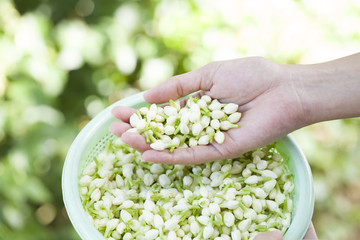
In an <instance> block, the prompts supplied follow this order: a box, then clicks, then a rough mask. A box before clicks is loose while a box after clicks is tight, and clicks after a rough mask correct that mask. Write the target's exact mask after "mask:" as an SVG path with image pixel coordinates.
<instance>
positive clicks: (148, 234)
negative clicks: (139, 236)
mask: <svg viewBox="0 0 360 240" xmlns="http://www.w3.org/2000/svg"><path fill="white" fill-rule="evenodd" d="M158 235H159V230H157V229H150V230H149V231H147V232H146V233H145V239H146V240H153V239H156V238H157V236H158Z"/></svg>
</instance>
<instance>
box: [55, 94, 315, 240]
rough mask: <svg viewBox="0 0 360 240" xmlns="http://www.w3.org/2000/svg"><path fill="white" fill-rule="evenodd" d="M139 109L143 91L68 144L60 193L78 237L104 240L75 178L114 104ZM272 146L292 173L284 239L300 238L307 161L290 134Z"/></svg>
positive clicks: (307, 214) (106, 135)
mask: <svg viewBox="0 0 360 240" xmlns="http://www.w3.org/2000/svg"><path fill="white" fill-rule="evenodd" d="M120 105H121V106H128V107H133V108H140V107H143V106H146V105H148V103H147V102H146V101H145V100H144V98H143V93H138V94H135V95H133V96H130V97H127V98H125V99H122V100H120V101H118V102H116V103H114V104H112V105H111V106H109V107H108V108H106V109H105V110H103V111H102V112H101V113H99V114H98V115H97V116H96V117H95V118H94V119H92V120H91V121H90V122H89V123H88V124H87V125H86V126H85V127H84V128H83V129H82V130H81V132H80V133H79V134H78V136H77V137H76V138H75V140H74V142H73V143H72V145H71V147H70V149H69V152H68V154H67V156H66V160H65V163H64V167H63V175H62V192H63V199H64V203H65V208H66V211H67V213H68V216H69V218H70V221H71V223H72V224H73V226H74V228H75V230H76V231H77V233H78V234H79V236H80V237H81V238H82V239H86V240H101V239H105V238H104V237H103V236H102V235H101V234H100V232H98V231H97V230H96V228H95V227H94V226H93V225H92V223H91V221H90V219H89V218H88V216H87V214H86V212H85V210H84V209H83V206H82V204H81V200H80V194H79V183H78V182H79V178H80V175H81V173H82V170H83V169H84V167H85V166H86V165H87V164H88V163H89V162H90V160H92V159H93V158H92V157H93V156H95V155H97V154H98V153H99V152H100V151H101V150H102V149H103V148H104V146H105V144H106V143H107V142H108V140H109V139H110V138H113V137H114V136H113V135H112V134H111V133H110V132H109V126H110V124H111V123H112V122H113V121H116V118H114V117H113V116H112V115H111V109H112V108H113V107H115V106H120ZM276 148H277V149H278V150H279V151H280V153H281V154H282V155H283V156H284V157H286V158H289V161H288V164H289V168H290V171H291V172H292V173H293V174H294V182H295V190H294V191H295V193H294V196H293V203H294V211H293V215H292V222H291V224H290V227H289V229H288V230H287V232H286V234H285V236H284V240H293V239H302V238H303V237H304V235H305V233H306V231H307V228H308V226H309V224H310V222H311V218H312V214H313V209H314V189H313V182H312V175H311V170H310V167H309V165H308V162H307V160H306V158H305V156H304V154H303V153H302V152H301V150H300V149H299V147H298V146H297V145H296V143H295V142H294V140H293V139H292V137H290V136H286V137H284V138H282V139H280V140H279V141H277V144H276Z"/></svg>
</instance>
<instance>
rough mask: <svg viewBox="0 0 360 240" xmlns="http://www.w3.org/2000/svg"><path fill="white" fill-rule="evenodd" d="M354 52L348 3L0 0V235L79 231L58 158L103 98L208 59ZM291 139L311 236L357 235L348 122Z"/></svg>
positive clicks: (307, 58)
mask: <svg viewBox="0 0 360 240" xmlns="http://www.w3.org/2000/svg"><path fill="white" fill-rule="evenodd" d="M359 49H360V2H359V1H357V0H338V1H337V0H335V1H327V0H317V1H311V0H304V1H294V0H275V1H266V0H260V1H254V0H221V1H217V0H142V1H139V0H138V1H136V0H131V1H130V0H128V1H120V0H57V1H56V0H13V1H12V0H0V239H12V240H16V239H36V240H39V239H40V240H41V239H59V240H60V239H79V237H78V236H77V234H76V233H75V231H74V230H73V228H72V226H71V224H70V222H69V220H68V218H67V215H66V211H65V209H64V205H63V202H62V195H61V172H62V165H63V162H64V159H65V156H66V153H67V150H68V148H69V146H70V144H71V142H72V141H73V139H74V138H75V136H76V134H77V133H78V132H79V131H80V129H81V128H82V127H83V126H84V125H85V124H86V123H87V122H88V121H89V120H90V119H91V118H93V117H94V116H95V115H96V114H97V113H98V112H99V111H101V110H102V109H104V108H105V107H106V106H108V105H109V104H111V103H113V102H114V101H116V100H118V99H121V98H123V97H126V96H129V95H131V94H134V93H136V92H138V91H142V90H146V89H149V88H151V87H153V86H155V85H157V84H159V83H160V82H162V81H164V80H166V79H167V78H168V77H170V76H172V75H174V74H179V73H183V72H187V71H191V70H193V69H196V68H198V67H200V66H202V65H204V64H206V63H208V62H211V61H214V60H225V59H232V58H237V57H246V56H254V55H259V56H264V57H267V58H269V59H272V60H274V61H277V62H280V63H284V64H296V63H301V64H308V63H316V62H321V61H327V60H331V59H334V58H338V57H342V56H346V55H349V54H352V53H356V52H359ZM359 64H360V63H359ZM339 81H340V79H339ZM293 136H294V137H295V138H296V140H297V141H298V143H299V144H300V146H301V147H302V149H303V151H304V152H305V155H306V156H307V158H308V160H309V162H310V165H311V167H312V171H313V175H314V182H315V192H316V205H315V212H314V217H313V222H314V225H315V227H316V230H317V233H318V236H319V238H320V239H334V240H335V239H336V240H338V239H354V240H355V239H358V237H359V236H360V120H359V119H346V120H337V121H331V122H324V123H319V124H315V125H312V126H309V127H306V128H303V129H301V130H298V131H296V132H295V133H293Z"/></svg>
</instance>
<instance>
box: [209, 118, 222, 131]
mask: <svg viewBox="0 0 360 240" xmlns="http://www.w3.org/2000/svg"><path fill="white" fill-rule="evenodd" d="M210 126H211V127H212V128H214V129H219V128H220V122H219V120H218V119H213V120H211V122H210Z"/></svg>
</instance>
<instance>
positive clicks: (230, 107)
mask: <svg viewBox="0 0 360 240" xmlns="http://www.w3.org/2000/svg"><path fill="white" fill-rule="evenodd" d="M238 108H239V105H237V104H235V103H228V104H226V105H225V106H224V112H225V113H226V114H228V115H230V114H233V113H235V112H236V111H237V110H238Z"/></svg>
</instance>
